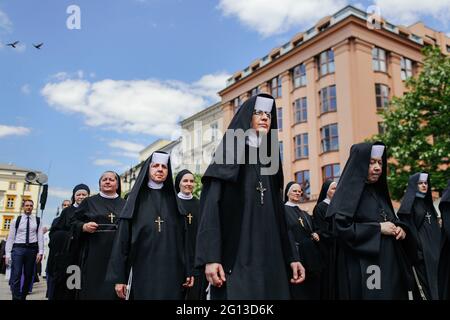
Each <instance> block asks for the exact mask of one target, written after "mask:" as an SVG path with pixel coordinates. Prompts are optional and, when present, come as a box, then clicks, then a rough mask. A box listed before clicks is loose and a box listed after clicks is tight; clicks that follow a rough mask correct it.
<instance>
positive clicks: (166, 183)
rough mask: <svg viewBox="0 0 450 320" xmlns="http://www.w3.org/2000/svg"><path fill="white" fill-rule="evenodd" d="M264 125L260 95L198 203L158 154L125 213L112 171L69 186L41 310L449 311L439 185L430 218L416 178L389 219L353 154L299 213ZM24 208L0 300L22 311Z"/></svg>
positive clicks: (26, 272)
mask: <svg viewBox="0 0 450 320" xmlns="http://www.w3.org/2000/svg"><path fill="white" fill-rule="evenodd" d="M276 116H277V115H276V106H275V100H274V99H273V97H271V96H270V95H267V94H258V95H256V96H253V97H252V98H250V99H248V100H247V101H246V102H245V103H244V104H243V105H242V107H241V108H240V109H239V110H238V112H237V113H236V114H235V116H234V118H233V119H232V121H231V123H230V125H229V128H228V130H227V131H230V130H231V131H234V132H235V131H237V130H243V131H244V132H247V133H248V134H246V136H245V141H244V143H242V144H240V143H239V141H237V140H238V139H237V138H236V137H232V138H230V137H229V136H228V135H227V134H226V135H224V137H223V139H222V141H221V143H220V144H219V146H218V148H217V150H216V153H215V155H214V159H213V161H212V162H211V164H210V165H209V167H208V168H207V170H206V172H205V174H204V175H203V177H202V190H201V196H200V199H199V200H198V199H196V198H195V197H194V196H193V190H194V187H195V181H194V175H193V174H192V173H191V172H190V171H188V170H182V171H181V172H179V173H178V174H177V175H176V176H175V181H174V180H173V175H172V171H171V164H170V155H169V154H166V153H164V152H160V151H156V152H154V153H153V154H152V155H151V156H150V157H149V158H148V159H147V160H146V161H145V163H144V164H143V166H142V169H141V171H140V173H139V175H138V177H137V179H136V182H135V184H134V186H133V187H132V189H131V191H130V192H129V193H128V194H127V195H126V199H123V198H122V197H121V185H120V177H119V176H118V174H117V173H115V172H113V171H107V172H104V173H103V174H102V175H101V177H100V179H99V193H98V194H96V195H93V196H90V190H89V187H88V186H86V185H84V184H80V185H77V186H75V188H74V189H73V196H72V199H71V203H70V205H69V206H68V207H67V208H65V209H64V210H63V211H62V212H61V214H60V215H59V216H58V217H57V218H55V220H54V221H53V223H52V226H51V228H50V243H49V247H50V253H49V256H48V261H47V283H48V298H49V299H50V300H74V299H80V300H115V299H134V300H150V299H151V300H205V299H212V300H216V299H218V300H244V299H251V300H265V299H270V300H278V299H280V300H289V299H294V300H321V299H323V300H334V299H336V300H349V299H350V300H359V299H364V300H379V299H385V300H402V299H405V300H406V299H415V300H416V299H417V300H438V299H449V298H450V291H449V287H450V247H449V246H450V244H449V236H450V221H449V220H448V217H447V216H448V215H449V214H450V212H449V208H450V206H449V201H450V190H449V188H450V181H449V186H448V187H447V189H446V190H445V191H444V192H443V194H442V198H441V202H440V205H439V209H440V212H441V216H439V215H438V212H437V210H436V209H435V207H434V205H433V199H432V194H431V191H432V184H431V182H432V181H431V177H430V175H429V174H428V173H426V172H418V173H415V174H413V175H411V177H410V179H409V183H408V186H407V188H406V192H405V196H404V197H403V200H402V202H401V206H400V208H399V210H398V211H397V212H395V211H394V208H393V206H392V201H391V198H390V195H389V188H388V183H387V174H386V173H387V151H388V149H387V146H385V145H384V144H383V143H381V142H375V143H359V144H355V145H353V146H352V148H351V150H350V155H349V158H348V161H347V163H346V165H345V168H344V169H343V171H342V174H341V176H340V179H339V181H331V180H329V181H325V182H324V184H323V186H322V188H321V192H320V195H319V197H318V200H317V204H316V206H315V208H314V210H313V211H312V212H308V211H305V210H303V209H302V201H303V199H304V192H305V190H304V186H303V185H302V184H300V183H298V182H296V181H291V182H289V183H287V184H286V185H285V184H284V177H283V170H282V165H281V159H280V155H279V152H278V150H279V147H278V136H277V119H276ZM239 145H242V147H243V148H242V152H239V151H237V152H236V148H237V147H238V146H239ZM267 159H269V161H267ZM274 164H275V166H274ZM270 168H272V169H273V168H275V170H269V169H270ZM32 208H33V203H32V201H29V200H27V201H25V203H24V213H23V214H22V215H21V216H19V218H18V219H16V220H14V221H13V223H12V225H11V231H10V234H9V237H8V241H7V243H6V246H5V250H6V254H5V257H6V263H9V261H10V260H12V272H11V279H10V286H11V290H12V297H13V299H23V300H24V299H26V296H27V293H28V291H27V290H23V288H27V286H29V282H30V281H31V278H30V275H32V273H33V270H34V265H35V263H36V262H38V261H39V260H40V259H41V258H42V254H43V247H42V242H43V240H42V239H43V236H42V235H43V233H42V226H41V223H40V221H39V219H38V218H37V217H33V215H31V212H32ZM440 217H441V218H442V223H441V221H440ZM441 224H442V226H441ZM71 266H76V267H77V268H79V269H78V270H79V272H78V273H77V272H75V273H71V272H68V271H69V269H70V267H71ZM70 270H72V269H70ZM74 270H76V269H74ZM77 274H78V275H79V279H77V277H76V275H77ZM21 277H24V278H25V281H23V284H22V285H21V281H20V280H21ZM77 281H78V284H77Z"/></svg>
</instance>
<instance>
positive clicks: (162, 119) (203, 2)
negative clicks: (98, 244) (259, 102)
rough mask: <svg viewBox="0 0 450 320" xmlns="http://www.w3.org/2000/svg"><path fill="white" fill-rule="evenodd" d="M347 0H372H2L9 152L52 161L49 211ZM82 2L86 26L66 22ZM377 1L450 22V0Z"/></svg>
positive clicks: (0, 81) (3, 121)
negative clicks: (71, 26) (75, 26)
mask: <svg viewBox="0 0 450 320" xmlns="http://www.w3.org/2000/svg"><path fill="white" fill-rule="evenodd" d="M349 3H350V4H353V5H356V6H358V7H360V8H362V9H363V10H365V8H367V7H368V6H369V5H370V4H372V3H373V2H372V1H346V0H337V1H334V0H320V1H306V0H279V1H276V2H274V1H265V0H246V1H238V0H189V1H188V0H108V1H106V0H71V1H65V0H40V1H34V0H0V43H1V44H0V110H1V116H0V150H1V151H0V162H2V163H10V162H12V163H14V164H16V165H18V166H23V167H29V168H34V169H37V170H42V171H44V172H46V173H48V175H49V186H50V198H49V202H48V206H47V209H46V214H45V215H46V217H47V219H50V217H51V218H52V217H54V214H55V212H56V207H57V206H58V205H59V204H60V202H61V201H62V198H63V197H69V196H70V190H71V189H72V187H73V186H74V185H75V184H77V183H80V182H84V183H87V184H89V185H90V186H92V187H93V188H94V189H96V182H97V179H98V176H99V175H100V174H101V172H103V171H104V170H106V169H114V170H117V171H120V172H121V171H123V169H124V168H125V167H129V166H130V165H132V164H135V163H136V161H137V159H136V153H137V152H138V151H139V149H140V148H141V147H143V146H146V145H148V144H150V143H151V142H153V141H154V140H155V139H157V138H160V137H170V134H171V132H173V130H174V128H175V127H176V123H177V122H178V121H179V120H180V119H182V118H184V117H187V116H189V115H191V114H193V113H195V112H196V111H199V110H201V109H202V108H205V107H207V106H208V105H210V104H212V103H213V102H215V101H217V99H218V98H217V95H216V94H215V93H216V92H217V91H218V90H220V89H221V88H223V87H224V85H225V79H226V78H227V77H228V76H229V75H230V74H232V73H234V72H235V71H237V70H241V69H243V68H244V67H246V66H247V65H249V64H250V63H251V62H252V61H253V60H255V59H256V58H258V57H262V56H264V55H265V54H267V53H268V52H269V51H270V50H271V49H272V48H274V47H276V46H279V45H281V44H283V43H284V42H286V41H287V40H288V39H289V38H290V37H292V36H293V35H294V34H295V33H297V32H299V31H303V30H305V29H306V28H309V27H311V26H312V25H314V23H315V22H316V21H317V20H318V19H320V18H321V17H323V16H325V15H327V14H332V13H334V12H336V11H337V10H339V9H340V8H342V7H343V6H345V5H346V4H349ZM72 4H75V5H78V6H79V8H80V10H81V29H80V30H69V29H68V28H67V27H66V20H67V18H68V17H69V14H68V13H66V9H67V7H68V6H69V5H72ZM377 4H378V5H379V6H380V7H381V9H382V11H381V12H382V15H384V16H387V18H388V20H389V21H391V22H393V23H396V24H398V23H402V24H405V25H408V24H410V23H413V22H415V21H417V20H419V19H420V20H422V21H424V22H425V24H427V25H429V26H430V27H433V28H435V29H437V30H440V31H444V32H447V33H448V31H449V30H450V26H449V25H448V22H446V17H448V16H449V14H450V1H448V0H446V1H443V0H430V1H427V2H426V4H424V3H423V1H418V0H413V1H405V0H389V1H387V0H378V1H377ZM385 13H386V14H385ZM15 40H20V44H19V46H18V48H16V49H12V48H10V47H6V46H5V44H6V43H9V42H13V41H15ZM39 42H44V46H43V47H42V49H41V50H37V49H35V48H34V47H33V46H32V43H39ZM47 219H46V220H47Z"/></svg>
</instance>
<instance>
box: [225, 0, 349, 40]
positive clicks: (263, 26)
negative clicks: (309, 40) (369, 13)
mask: <svg viewBox="0 0 450 320" xmlns="http://www.w3.org/2000/svg"><path fill="white" fill-rule="evenodd" d="M346 4H347V0H317V1H311V0H278V1H276V3H275V2H274V1H273V0H245V1H242V0H220V3H219V6H218V8H219V9H220V10H221V11H222V13H223V14H224V15H225V16H235V17H237V18H238V19H239V20H240V21H241V22H242V23H243V24H244V25H246V26H247V27H249V28H251V29H253V30H256V31H257V32H259V33H260V34H262V35H263V36H271V35H274V34H279V33H283V32H286V31H288V30H290V29H291V28H293V27H309V26H312V25H313V24H314V23H316V22H317V21H318V20H319V19H321V18H323V17H324V16H326V15H327V14H333V13H335V12H337V11H339V10H340V9H342V8H343V7H344V6H345V5H346Z"/></svg>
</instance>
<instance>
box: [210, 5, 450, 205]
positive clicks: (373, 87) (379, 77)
mask: <svg viewBox="0 0 450 320" xmlns="http://www.w3.org/2000/svg"><path fill="white" fill-rule="evenodd" d="M369 20H370V19H369V17H368V16H367V14H366V13H365V12H363V11H361V10H359V9H356V8H354V7H352V6H347V7H345V8H344V9H342V10H341V11H339V12H337V13H336V14H334V15H333V16H327V17H325V18H323V19H321V20H320V21H319V22H318V23H317V24H316V25H315V26H314V27H312V28H310V29H309V30H307V31H306V32H302V33H299V34H297V35H295V36H294V37H293V38H292V39H291V40H290V41H289V42H287V43H286V44H284V45H282V46H281V47H279V48H275V49H273V50H272V51H271V52H270V53H269V54H268V55H266V56H265V57H263V58H262V59H257V60H255V61H254V62H253V63H252V64H251V65H249V66H248V67H247V68H245V69H244V70H242V71H239V72H236V73H235V74H234V75H233V76H232V77H231V78H230V79H229V80H228V82H227V87H226V88H225V89H223V90H222V91H220V92H219V94H220V96H221V98H222V110H223V116H224V126H225V127H226V126H227V125H228V124H229V122H230V121H231V119H232V117H233V115H234V114H235V112H236V110H237V109H238V108H239V107H240V106H241V105H242V103H243V102H244V101H245V100H246V99H248V98H249V97H251V96H252V95H254V94H257V93H260V92H265V93H269V94H271V95H272V96H273V97H274V98H275V99H276V105H277V115H278V127H279V138H280V141H281V144H280V149H281V150H280V151H281V153H282V159H283V170H284V175H285V181H286V182H287V181H290V180H296V181H298V182H299V183H302V184H303V185H304V187H305V189H306V191H307V193H308V194H309V200H310V201H309V202H307V203H305V208H306V209H309V210H311V209H312V207H313V204H314V202H313V201H314V200H316V199H317V197H318V194H319V192H320V188H321V185H322V182H323V181H324V180H325V179H335V180H336V179H338V178H339V176H340V172H341V170H342V169H343V167H344V165H345V162H346V161H347V158H348V155H349V150H350V147H351V145H352V144H354V143H358V142H362V141H364V140H365V139H367V138H370V137H372V136H373V135H374V134H377V133H379V132H380V131H381V130H383V124H382V118H381V116H380V115H379V114H378V111H380V110H382V109H384V108H386V107H388V104H389V100H390V99H391V98H392V97H393V96H397V97H400V96H402V95H403V94H404V92H405V91H406V87H405V80H406V79H407V78H408V77H411V76H414V75H416V74H417V73H419V72H420V68H421V62H422V54H421V49H422V48H423V46H424V45H427V44H429V45H436V46H438V47H439V48H440V49H441V51H442V53H443V54H449V52H450V39H449V38H448V37H447V36H446V35H445V34H444V33H442V32H437V31H434V30H432V29H429V28H427V27H426V26H424V25H423V23H416V24H414V25H412V26H410V27H404V26H395V25H393V24H390V23H389V22H387V21H385V20H383V19H382V18H379V19H377V21H376V22H375V23H372V22H368V21H369Z"/></svg>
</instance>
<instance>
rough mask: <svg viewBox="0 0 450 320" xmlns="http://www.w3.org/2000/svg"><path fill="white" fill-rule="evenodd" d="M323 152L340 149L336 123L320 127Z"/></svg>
mask: <svg viewBox="0 0 450 320" xmlns="http://www.w3.org/2000/svg"><path fill="white" fill-rule="evenodd" d="M320 137H321V142H322V152H328V151H335V150H339V137H338V126H337V124H336V123H334V124H330V125H328V126H325V127H322V128H320Z"/></svg>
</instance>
